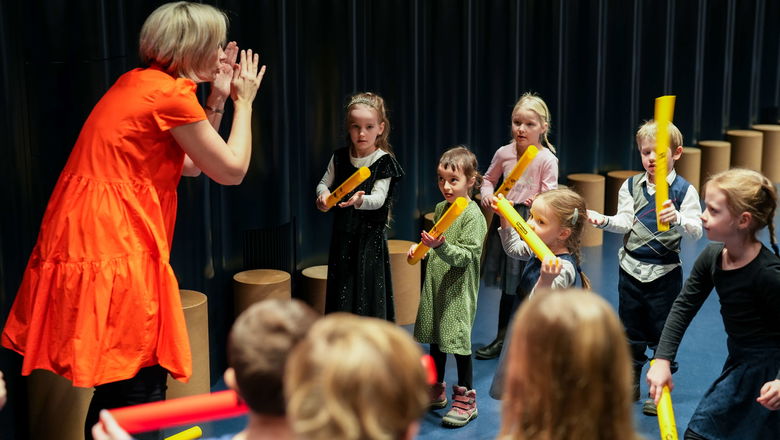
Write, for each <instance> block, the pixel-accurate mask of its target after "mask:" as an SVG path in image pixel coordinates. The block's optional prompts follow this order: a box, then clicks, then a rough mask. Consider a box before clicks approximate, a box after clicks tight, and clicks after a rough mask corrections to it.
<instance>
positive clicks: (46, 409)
mask: <svg viewBox="0 0 780 440" xmlns="http://www.w3.org/2000/svg"><path fill="white" fill-rule="evenodd" d="M6 380H7V379H6ZM93 392H94V388H77V387H74V386H73V385H72V384H71V382H70V381H69V380H68V379H65V378H64V377H62V376H59V375H57V374H54V373H52V372H51V371H48V370H33V372H32V373H31V374H30V376H29V377H28V378H27V395H28V402H27V403H28V409H29V414H28V416H29V421H30V438H31V439H55V438H56V439H58V440H84V423H85V421H86V419H87V410H88V409H89V403H90V402H91V401H92V394H93ZM13 397H14V396H11V398H13ZM2 431H3V429H2V428H0V433H1V432H2ZM17 433H19V432H18V431H17ZM19 434H20V435H21V433H19ZM0 438H3V435H2V434H0Z"/></svg>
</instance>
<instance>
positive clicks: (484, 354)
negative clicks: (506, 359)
mask: <svg viewBox="0 0 780 440" xmlns="http://www.w3.org/2000/svg"><path fill="white" fill-rule="evenodd" d="M503 346H504V340H503V339H496V340H494V341H493V342H491V343H490V344H488V345H486V346H484V347H482V348H480V349H479V350H477V351H476V352H475V354H474V357H475V358H477V359H493V358H497V357H498V355H500V354H501V347H503Z"/></svg>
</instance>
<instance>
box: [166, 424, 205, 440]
mask: <svg viewBox="0 0 780 440" xmlns="http://www.w3.org/2000/svg"><path fill="white" fill-rule="evenodd" d="M201 436H203V431H201V429H200V426H193V427H192V428H190V429H187V430H185V431H182V432H180V433H178V434H174V435H172V436H170V437H166V438H165V440H195V439H196V438H201Z"/></svg>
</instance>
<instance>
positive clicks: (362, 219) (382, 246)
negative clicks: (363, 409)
mask: <svg viewBox="0 0 780 440" xmlns="http://www.w3.org/2000/svg"><path fill="white" fill-rule="evenodd" d="M346 112H347V114H346V118H345V119H346V120H345V125H346V129H347V133H348V136H347V145H346V146H345V147H343V148H339V149H337V150H336V151H334V152H333V157H332V158H331V160H330V163H329V164H328V168H327V170H326V171H325V174H324V175H323V176H322V180H320V183H319V185H317V199H316V205H317V209H319V210H320V211H323V212H325V211H333V216H334V218H333V235H332V236H331V242H330V253H329V256H328V282H327V287H326V294H325V312H326V313H331V312H350V313H354V314H357V315H362V316H373V317H375V318H381V319H387V320H388V321H393V320H394V318H395V309H394V307H393V286H392V279H391V276H390V255H389V253H388V249H387V238H386V236H385V230H386V229H387V222H388V218H389V217H390V209H391V207H392V203H393V191H394V189H395V186H396V184H397V182H398V180H399V179H401V177H402V176H403V174H404V172H403V169H401V165H400V164H399V163H398V161H397V160H396V159H395V156H394V155H393V152H392V148H391V147H390V142H389V141H388V136H389V134H390V120H389V119H388V118H387V110H386V108H385V101H384V100H383V99H382V97H381V96H379V95H377V94H375V93H368V92H366V93H358V94H356V95H354V96H352V98H351V99H350V101H349V104H347V109H346ZM361 167H365V168H367V170H364V171H367V172H366V173H363V175H362V176H361V175H360V172H359V171H360V169H361ZM351 176H354V177H351ZM353 179H355V180H354V182H358V181H359V182H360V183H359V184H358V185H357V186H356V187H353V188H351V189H349V190H348V191H346V194H334V197H330V195H331V189H333V192H334V193H336V192H341V191H337V189H336V186H338V185H341V184H342V183H344V182H345V181H347V180H353ZM361 179H362V180H361ZM349 186H352V185H349ZM337 197H338V198H339V199H340V200H341V202H340V203H336V204H335V205H334V204H333V201H334V199H335V198H337ZM329 199H330V201H329Z"/></svg>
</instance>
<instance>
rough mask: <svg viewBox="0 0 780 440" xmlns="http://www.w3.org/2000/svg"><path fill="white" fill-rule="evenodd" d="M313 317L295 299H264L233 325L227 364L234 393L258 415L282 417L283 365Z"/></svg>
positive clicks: (311, 311) (312, 313)
mask: <svg viewBox="0 0 780 440" xmlns="http://www.w3.org/2000/svg"><path fill="white" fill-rule="evenodd" d="M316 320H317V314H315V313H314V311H313V310H312V309H311V308H309V307H308V306H307V305H306V304H304V303H302V302H301V301H298V300H292V301H283V300H266V301H261V302H259V303H256V304H253V305H252V306H251V307H249V308H248V309H246V310H245V311H244V312H243V313H241V315H239V317H238V318H237V319H236V322H235V323H234V324H233V328H232V329H231V331H230V338H229V340H228V364H229V366H230V367H231V368H233V370H234V371H235V377H236V384H237V387H238V390H237V391H238V394H239V395H240V396H241V398H242V399H244V401H245V402H246V404H247V405H248V406H249V408H250V409H251V410H252V411H254V412H256V413H259V414H267V415H276V416H281V415H284V414H285V403H284V402H285V401H284V385H283V383H282V382H283V381H282V377H283V376H284V366H285V363H286V361H287V356H288V354H289V353H290V350H292V348H293V347H294V346H295V345H296V344H297V343H298V342H299V341H300V340H301V339H303V337H304V336H305V335H306V332H307V331H308V330H309V328H310V327H311V325H312V324H314V321H316Z"/></svg>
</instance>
